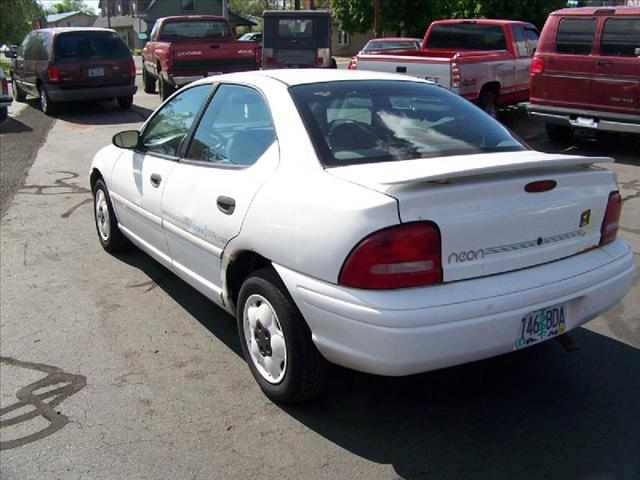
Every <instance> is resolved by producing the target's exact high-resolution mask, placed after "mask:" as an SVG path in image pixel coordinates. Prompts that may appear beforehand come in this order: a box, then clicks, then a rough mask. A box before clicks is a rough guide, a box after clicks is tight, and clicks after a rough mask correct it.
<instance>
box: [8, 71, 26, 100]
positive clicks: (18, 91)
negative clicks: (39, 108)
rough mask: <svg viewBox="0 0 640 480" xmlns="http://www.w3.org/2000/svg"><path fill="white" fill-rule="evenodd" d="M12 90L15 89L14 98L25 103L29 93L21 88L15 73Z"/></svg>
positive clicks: (12, 76)
mask: <svg viewBox="0 0 640 480" xmlns="http://www.w3.org/2000/svg"><path fill="white" fill-rule="evenodd" d="M11 90H12V91H13V99H14V100H15V101H16V102H20V103H23V102H25V101H26V100H27V94H26V93H24V92H23V91H22V90H21V89H20V87H19V86H18V82H16V77H15V76H14V75H11Z"/></svg>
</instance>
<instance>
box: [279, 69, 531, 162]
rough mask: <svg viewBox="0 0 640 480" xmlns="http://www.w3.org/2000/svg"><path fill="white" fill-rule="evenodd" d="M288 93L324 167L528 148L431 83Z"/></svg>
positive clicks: (330, 86)
mask: <svg viewBox="0 0 640 480" xmlns="http://www.w3.org/2000/svg"><path fill="white" fill-rule="evenodd" d="M289 91H290V92H291V96H292V97H293V100H294V102H295V104H296V107H297V109H298V111H299V112H300V115H301V117H302V119H303V121H304V123H305V126H306V127H307V130H308V131H309V133H310V136H311V140H312V142H313V144H314V147H315V149H316V152H317V153H318V156H319V157H320V159H321V161H322V163H323V164H324V165H326V166H341V165H350V164H357V163H374V162H387V161H394V160H410V159H418V158H423V159H426V158H433V157H446V156H450V155H468V154H474V153H491V152H512V151H520V150H524V147H523V146H522V145H521V144H520V143H519V142H518V141H517V140H516V139H514V138H513V137H512V136H511V135H510V134H509V132H508V131H507V130H506V129H505V128H504V127H502V126H501V125H500V124H499V123H498V122H496V121H495V120H493V119H491V118H490V117H489V116H488V115H487V114H485V113H483V112H482V110H480V109H479V108H478V107H476V106H474V105H472V104H471V103H469V102H468V101H466V100H464V99H462V98H460V97H458V96H457V95H455V94H453V93H451V92H449V91H447V90H445V89H443V88H439V87H437V86H434V85H429V84H426V83H418V82H406V81H393V80H359V81H342V82H333V83H312V84H308V85H298V86H295V87H291V88H290V89H289Z"/></svg>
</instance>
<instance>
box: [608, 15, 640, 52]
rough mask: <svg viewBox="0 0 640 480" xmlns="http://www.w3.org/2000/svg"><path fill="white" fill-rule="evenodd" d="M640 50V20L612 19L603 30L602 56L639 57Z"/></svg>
mask: <svg viewBox="0 0 640 480" xmlns="http://www.w3.org/2000/svg"><path fill="white" fill-rule="evenodd" d="M637 48H640V18H610V19H608V20H607V21H606V22H605V24H604V28H603V29H602V39H601V40H600V54H601V55H612V56H617V57H637V56H638V54H637V53H635V52H636V49H637Z"/></svg>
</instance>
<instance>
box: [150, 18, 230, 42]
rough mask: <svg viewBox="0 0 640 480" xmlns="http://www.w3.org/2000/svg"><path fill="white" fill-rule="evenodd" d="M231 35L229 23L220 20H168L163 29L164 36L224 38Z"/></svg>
mask: <svg viewBox="0 0 640 480" xmlns="http://www.w3.org/2000/svg"><path fill="white" fill-rule="evenodd" d="M230 35H231V33H230V32H229V28H228V27H227V24H226V23H225V22H222V21H219V20H196V21H194V20H185V21H184V22H168V23H165V24H164V28H163V29H162V37H163V38H167V37H170V38H204V37H208V38H224V37H229V36H230Z"/></svg>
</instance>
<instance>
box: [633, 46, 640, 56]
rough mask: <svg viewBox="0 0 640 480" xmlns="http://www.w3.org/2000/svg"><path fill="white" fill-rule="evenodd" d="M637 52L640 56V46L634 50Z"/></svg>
mask: <svg viewBox="0 0 640 480" xmlns="http://www.w3.org/2000/svg"><path fill="white" fill-rule="evenodd" d="M634 52H635V54H636V55H638V56H639V57H640V47H638V48H636V49H635V50H634Z"/></svg>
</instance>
